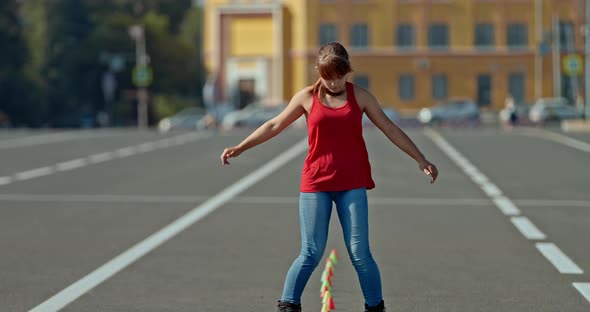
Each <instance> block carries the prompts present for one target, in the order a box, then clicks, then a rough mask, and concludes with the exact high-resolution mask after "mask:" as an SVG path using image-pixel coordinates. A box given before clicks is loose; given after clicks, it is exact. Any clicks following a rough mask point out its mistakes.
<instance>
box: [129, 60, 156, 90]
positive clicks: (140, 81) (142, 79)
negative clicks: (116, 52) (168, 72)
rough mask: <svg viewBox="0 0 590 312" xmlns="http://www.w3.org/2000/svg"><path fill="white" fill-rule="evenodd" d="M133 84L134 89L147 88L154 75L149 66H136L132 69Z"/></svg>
mask: <svg viewBox="0 0 590 312" xmlns="http://www.w3.org/2000/svg"><path fill="white" fill-rule="evenodd" d="M132 75H133V84H134V85H135V86H136V87H148V86H149V85H150V84H151V83H152V80H153V78H154V73H153V71H152V68H151V67H150V66H149V65H137V66H135V67H134V68H133V74H132Z"/></svg>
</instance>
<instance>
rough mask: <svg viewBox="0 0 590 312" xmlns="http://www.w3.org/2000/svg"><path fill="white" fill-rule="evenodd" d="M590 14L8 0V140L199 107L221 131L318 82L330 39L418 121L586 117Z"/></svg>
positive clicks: (507, 4)
mask: <svg viewBox="0 0 590 312" xmlns="http://www.w3.org/2000/svg"><path fill="white" fill-rule="evenodd" d="M589 1H590V0H207V1H204V0H175V1H170V0H103V1H94V0H53V1H45V0H6V1H0V47H1V48H0V54H1V57H0V127H107V126H121V127H129V126H137V125H139V126H145V125H149V126H154V125H156V124H157V123H158V122H160V121H161V120H162V119H164V118H166V117H169V116H172V115H174V114H177V113H178V112H180V111H183V110H185V109H188V108H191V109H190V110H188V111H187V112H188V113H187V114H184V115H181V116H180V117H181V118H180V119H182V120H186V117H185V116H186V115H190V116H193V117H191V120H193V119H196V118H197V117H198V116H202V115H203V114H205V113H206V112H210V111H211V110H214V111H215V113H214V115H215V117H212V116H211V115H210V114H209V116H208V117H207V118H208V119H207V121H206V122H205V124H208V125H211V124H215V122H221V117H222V116H223V115H225V114H226V113H227V112H228V111H230V110H232V109H243V108H245V107H246V106H249V105H252V104H253V103H254V104H255V105H256V104H263V105H265V104H266V105H269V104H271V106H272V105H276V104H279V103H283V104H284V102H286V101H288V100H289V99H290V98H291V96H292V95H293V94H294V93H295V92H296V91H297V90H299V89H301V88H303V87H304V86H306V85H310V84H312V83H313V82H315V81H316V79H317V74H316V70H315V68H314V66H315V55H316V52H317V49H318V47H319V46H321V45H322V44H324V43H327V42H330V41H339V42H341V43H343V44H344V45H345V46H346V47H347V49H348V50H349V53H350V54H351V57H352V65H353V68H354V72H353V74H352V75H351V80H352V81H354V82H355V83H357V84H359V85H361V86H364V87H366V88H368V89H370V90H371V91H372V92H373V93H374V94H375V95H376V96H377V97H378V98H379V100H380V101H381V103H382V104H383V106H385V107H389V108H391V109H395V110H396V111H399V112H401V113H403V114H406V115H407V114H416V113H417V112H419V111H420V110H421V109H422V108H424V107H431V106H435V105H437V104H438V103H441V102H448V101H451V100H454V99H457V98H459V99H464V100H467V101H469V102H470V103H471V102H473V103H474V104H475V105H476V106H477V107H476V108H477V109H481V110H482V111H484V112H498V111H500V110H501V109H504V108H506V107H508V106H509V105H507V103H512V102H514V104H515V105H516V106H518V107H519V111H520V112H522V114H523V115H526V114H528V111H529V108H530V107H531V106H532V105H531V104H533V103H535V102H539V99H542V98H557V99H558V100H556V101H553V100H550V101H545V102H544V103H559V106H560V107H562V106H563V103H567V105H569V106H573V107H577V111H576V112H574V113H572V114H570V115H571V116H578V115H579V114H580V112H581V111H582V110H581V109H580V108H581V107H582V106H583V104H584V100H586V101H587V100H588V99H587V98H586V99H585V92H584V89H586V88H585V87H584V86H585V84H587V83H588V81H585V79H584V73H585V72H584V62H585V57H584V55H585V49H584V48H585V46H584V45H585V43H586V40H585V35H584V34H585V31H584V29H585V24H586V19H587V18H586V13H587V12H586V11H587V10H586V2H589ZM561 98H563V99H561ZM551 105H553V104H551ZM556 105H557V104H556ZM221 106H223V109H219V107H221ZM193 108H194V109H193ZM262 116H267V115H266V113H264V114H262ZM183 123H184V121H183ZM190 123H191V124H194V122H192V121H191V122H190ZM170 124H172V123H170ZM199 127H200V126H199Z"/></svg>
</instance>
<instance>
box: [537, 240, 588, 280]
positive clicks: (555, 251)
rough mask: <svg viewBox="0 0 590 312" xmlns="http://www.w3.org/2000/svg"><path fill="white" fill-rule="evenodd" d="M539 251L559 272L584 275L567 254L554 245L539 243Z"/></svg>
mask: <svg viewBox="0 0 590 312" xmlns="http://www.w3.org/2000/svg"><path fill="white" fill-rule="evenodd" d="M536 246H537V249H538V250H539V251H540V252H541V254H543V256H545V258H547V260H549V262H551V264H553V266H555V268H556V269H557V271H559V272H560V273H563V274H583V273H584V271H582V269H580V267H578V266H577V265H576V264H575V263H574V262H573V261H572V260H571V259H570V258H569V257H568V256H567V255H566V254H564V253H563V251H561V249H559V247H557V246H556V245H555V244H553V243H537V244H536Z"/></svg>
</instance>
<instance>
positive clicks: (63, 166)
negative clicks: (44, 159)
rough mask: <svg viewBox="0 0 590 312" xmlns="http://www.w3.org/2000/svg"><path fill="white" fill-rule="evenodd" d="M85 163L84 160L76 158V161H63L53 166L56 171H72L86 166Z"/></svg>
mask: <svg viewBox="0 0 590 312" xmlns="http://www.w3.org/2000/svg"><path fill="white" fill-rule="evenodd" d="M86 163H87V162H86V159H85V158H78V159H74V160H70V161H64V162H62V163H59V164H57V165H55V169H56V170H57V171H67V170H73V169H76V168H81V167H84V166H86Z"/></svg>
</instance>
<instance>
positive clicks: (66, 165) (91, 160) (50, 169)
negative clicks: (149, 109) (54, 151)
mask: <svg viewBox="0 0 590 312" xmlns="http://www.w3.org/2000/svg"><path fill="white" fill-rule="evenodd" d="M207 136H209V134H207V133H205V134H201V133H188V134H183V135H179V136H178V137H180V138H181V140H180V141H177V142H190V141H194V140H197V139H200V138H204V137H207ZM176 138H177V137H172V138H167V139H164V140H165V141H168V142H170V140H171V139H176ZM161 141H163V140H161ZM161 141H155V142H148V143H143V144H139V145H136V146H127V147H123V148H120V149H118V150H116V151H114V152H106V153H100V154H94V155H90V156H88V157H85V158H77V159H73V160H68V161H64V162H61V163H59V164H56V165H54V166H47V167H43V168H37V169H33V170H27V171H23V172H19V173H16V174H14V178H10V179H3V180H0V186H1V185H6V184H8V183H11V182H13V181H23V180H29V179H33V178H38V177H42V176H46V175H50V174H53V173H55V172H61V171H66V170H73V169H76V168H81V167H84V166H85V165H90V164H97V163H101V162H105V161H109V160H113V159H115V158H117V157H128V156H132V155H135V154H137V153H138V151H139V150H140V148H141V146H143V150H144V151H148V150H155V149H151V147H153V146H154V144H157V143H158V142H161ZM148 146H151V147H148ZM168 146H171V145H170V144H166V147H168Z"/></svg>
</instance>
